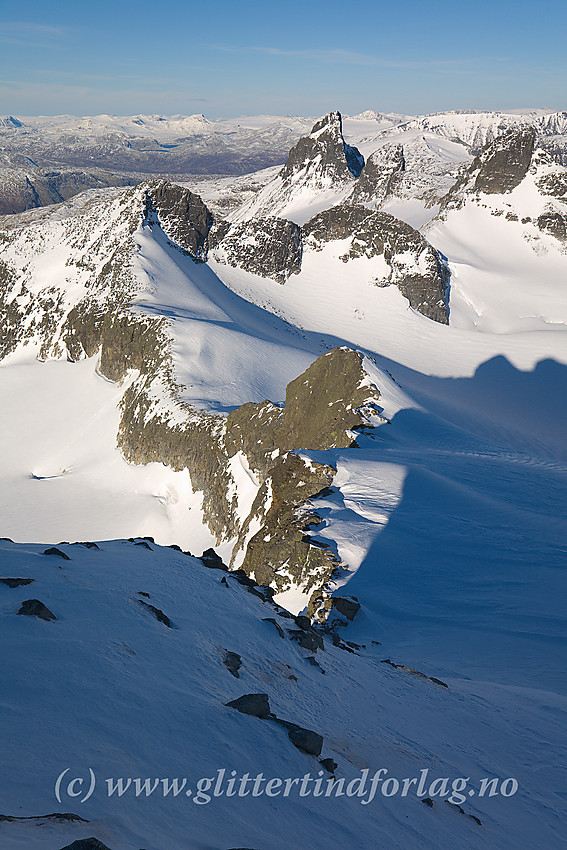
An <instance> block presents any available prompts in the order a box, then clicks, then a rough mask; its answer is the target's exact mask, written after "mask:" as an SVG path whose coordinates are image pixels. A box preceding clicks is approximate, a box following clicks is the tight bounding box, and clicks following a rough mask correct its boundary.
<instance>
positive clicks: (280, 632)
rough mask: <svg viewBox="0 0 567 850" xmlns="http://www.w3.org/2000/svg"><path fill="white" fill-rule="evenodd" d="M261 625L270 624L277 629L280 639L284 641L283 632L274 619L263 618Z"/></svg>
mask: <svg viewBox="0 0 567 850" xmlns="http://www.w3.org/2000/svg"><path fill="white" fill-rule="evenodd" d="M262 622H263V623H271V624H272V625H273V626H275V628H276V629H277V632H278V634H279V636H280V637H281V638H284V639H285V632H284V630H283V629H282V627H281V626H280V624H279V623H278V621H277V620H275V619H274V617H264V618H263V620H262Z"/></svg>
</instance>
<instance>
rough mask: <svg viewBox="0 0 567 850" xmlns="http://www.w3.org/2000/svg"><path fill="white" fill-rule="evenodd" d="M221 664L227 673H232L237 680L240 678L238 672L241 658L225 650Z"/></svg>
mask: <svg viewBox="0 0 567 850" xmlns="http://www.w3.org/2000/svg"><path fill="white" fill-rule="evenodd" d="M223 664H224V666H225V667H226V669H227V670H228V672H229V673H232V675H233V676H235V677H236V678H237V679H239V678H240V673H239V672H238V671H239V670H240V668H241V667H242V658H241V657H240V655H238V654H237V653H236V652H229V651H228V650H225V655H224V660H223Z"/></svg>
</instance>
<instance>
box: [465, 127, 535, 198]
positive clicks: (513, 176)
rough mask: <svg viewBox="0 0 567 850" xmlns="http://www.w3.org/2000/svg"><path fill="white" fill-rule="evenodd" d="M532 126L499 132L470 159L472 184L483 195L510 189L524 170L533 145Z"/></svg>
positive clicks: (529, 162) (533, 134) (532, 150)
mask: <svg viewBox="0 0 567 850" xmlns="http://www.w3.org/2000/svg"><path fill="white" fill-rule="evenodd" d="M535 138H536V134H535V130H534V129H533V128H532V127H529V128H527V129H525V130H519V131H512V132H510V133H506V134H505V135H504V136H499V137H498V138H497V139H495V140H494V141H493V142H492V143H491V144H490V145H488V146H487V147H486V148H484V150H483V151H482V152H481V153H480V154H479V155H478V157H477V158H476V159H475V160H474V161H473V163H472V165H471V167H470V171H471V173H472V172H476V178H475V182H474V188H475V190H476V191H477V192H485V193H486V194H487V195H493V194H502V193H503V192H511V191H512V189H515V188H516V186H519V185H520V183H521V182H522V180H523V179H524V177H525V176H526V174H527V172H528V168H529V167H530V164H531V161H532V154H533V152H534V145H535Z"/></svg>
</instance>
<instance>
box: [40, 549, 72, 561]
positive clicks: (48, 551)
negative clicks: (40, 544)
mask: <svg viewBox="0 0 567 850" xmlns="http://www.w3.org/2000/svg"><path fill="white" fill-rule="evenodd" d="M43 554H44V555H55V556H56V557H57V558H63V560H64V561H70V560H71V558H70V557H69V555H66V554H65V552H62V551H61V549H58V548H57V546H50V547H49V549H46V550H45V551H44V553H43Z"/></svg>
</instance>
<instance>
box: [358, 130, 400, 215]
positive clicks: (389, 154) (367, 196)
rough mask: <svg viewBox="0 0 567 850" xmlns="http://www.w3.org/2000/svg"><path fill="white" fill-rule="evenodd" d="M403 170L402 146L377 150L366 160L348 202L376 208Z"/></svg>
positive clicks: (393, 186) (393, 145)
mask: <svg viewBox="0 0 567 850" xmlns="http://www.w3.org/2000/svg"><path fill="white" fill-rule="evenodd" d="M404 170H405V160H404V149H403V146H402V145H400V144H391V145H384V146H383V147H381V148H378V150H377V151H375V152H374V153H373V154H371V155H370V156H369V157H368V159H367V160H366V163H365V165H364V168H363V169H362V172H361V174H360V177H359V178H358V180H357V181H356V183H355V185H354V189H353V190H352V192H351V194H350V195H349V197H348V202H349V203H352V204H363V205H368V206H372V207H378V206H379V205H380V204H381V203H382V202H383V201H385V200H386V198H387V197H388V196H389V195H391V194H392V192H393V190H394V188H395V186H396V183H397V182H398V180H399V178H400V175H401V174H402V173H403V172H404Z"/></svg>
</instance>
